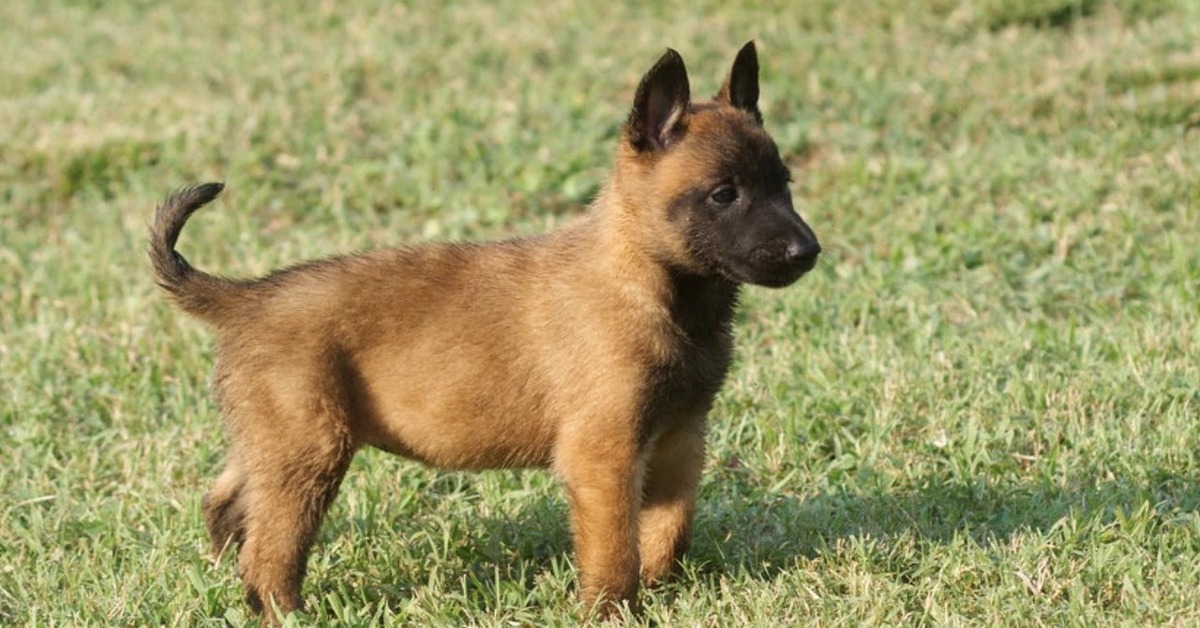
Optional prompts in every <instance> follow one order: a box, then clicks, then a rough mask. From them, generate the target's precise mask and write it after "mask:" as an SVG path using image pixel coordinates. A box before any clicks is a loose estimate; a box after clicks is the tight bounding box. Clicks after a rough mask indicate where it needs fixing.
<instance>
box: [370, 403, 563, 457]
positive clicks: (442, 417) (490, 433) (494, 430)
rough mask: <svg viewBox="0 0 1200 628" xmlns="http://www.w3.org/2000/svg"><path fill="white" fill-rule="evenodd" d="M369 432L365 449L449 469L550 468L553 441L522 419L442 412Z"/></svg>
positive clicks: (395, 419)
mask: <svg viewBox="0 0 1200 628" xmlns="http://www.w3.org/2000/svg"><path fill="white" fill-rule="evenodd" d="M382 418H383V420H382V421H372V422H371V423H370V424H369V425H367V426H365V427H366V428H367V429H365V430H363V433H362V437H363V438H362V439H363V441H364V444H367V445H370V446H372V447H376V448H378V449H382V450H384V451H387V452H391V453H393V454H397V455H400V456H404V457H406V458H411V459H414V460H419V461H421V462H424V463H426V464H429V465H433V466H437V467H443V468H448V469H496V468H521V467H545V466H549V464H550V458H551V450H552V447H551V442H552V438H551V436H550V435H549V434H547V433H546V432H549V430H543V429H537V428H534V427H533V426H532V425H530V423H531V421H528V420H526V419H523V418H517V417H492V416H481V415H475V416H449V415H447V414H445V413H441V412H436V411H435V412H430V413H424V414H418V413H413V414H408V413H405V414H404V415H396V416H387V417H382Z"/></svg>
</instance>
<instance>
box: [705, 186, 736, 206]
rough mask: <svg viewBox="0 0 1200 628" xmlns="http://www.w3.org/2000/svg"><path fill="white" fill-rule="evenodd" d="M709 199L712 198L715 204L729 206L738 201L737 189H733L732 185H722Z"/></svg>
mask: <svg viewBox="0 0 1200 628" xmlns="http://www.w3.org/2000/svg"><path fill="white" fill-rule="evenodd" d="M709 198H711V199H712V200H713V202H714V203H719V204H721V205H728V204H730V203H732V202H734V201H736V200H737V199H738V191H737V188H735V187H733V186H732V185H722V186H721V187H719V188H717V189H715V190H713V193H712V196H710V197H709Z"/></svg>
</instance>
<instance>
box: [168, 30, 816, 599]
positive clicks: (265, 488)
mask: <svg viewBox="0 0 1200 628" xmlns="http://www.w3.org/2000/svg"><path fill="white" fill-rule="evenodd" d="M757 103H758V58H757V53H756V52H755V47H754V43H753V42H751V43H749V44H746V46H745V47H744V48H742V50H741V51H740V52H739V53H738V55H737V59H736V61H735V62H734V64H733V69H732V71H731V73H730V75H729V78H728V80H726V82H725V84H724V86H723V87H722V88H721V90H720V92H719V93H718V94H717V96H716V98H715V99H714V100H712V101H704V102H696V103H693V102H691V100H690V95H689V88H688V78H687V72H686V70H685V68H684V64H683V59H681V58H680V57H679V55H678V54H677V53H676V52H675V51H673V50H668V51H667V53H666V54H664V55H663V56H662V58H661V59H659V61H658V63H656V64H655V65H654V67H653V68H651V69H650V71H649V72H648V73H647V74H646V75H645V77H643V79H642V81H641V84H640V85H639V86H638V89H637V95H636V96H635V98H634V103H633V110H632V111H631V112H630V114H629V119H628V121H627V122H626V124H625V126H624V130H623V133H622V137H621V141H620V144H619V146H618V147H617V155H616V163H615V166H614V169H613V174H612V177H611V179H610V180H609V182H608V184H607V185H606V186H605V187H604V189H603V191H602V192H601V193H600V194H599V197H598V198H597V199H596V201H595V202H594V203H593V204H592V206H591V208H590V210H589V211H588V213H587V214H586V215H584V216H583V217H582V218H581V219H579V220H577V221H576V222H574V223H573V224H570V225H568V226H566V227H565V228H563V229H560V230H557V231H554V232H552V233H548V234H545V235H541V236H537V237H531V238H524V239H515V240H507V241H504V242H493V243H484V244H431V245H427V246H422V247H415V248H402V249H393V250H382V251H376V252H371V253H366V254H362V255H355V256H347V257H335V258H331V259H325V260H320V261H314V262H309V263H305V264H301V265H299V266H293V267H291V268H287V269H284V270H281V271H278V272H275V273H273V274H271V275H268V276H266V277H263V278H261V279H254V280H230V279H224V278H219V277H216V276H213V275H209V274H206V273H204V272H201V271H199V270H197V269H195V268H193V267H192V266H191V265H189V264H188V262H187V261H186V260H185V259H184V258H183V257H182V256H180V255H179V254H178V253H176V252H175V250H174V247H175V243H176V240H177V239H178V238H179V233H180V230H181V229H182V228H183V225H184V223H185V222H186V221H187V219H188V217H189V216H190V215H191V214H192V212H194V211H195V210H197V209H199V208H200V207H201V206H202V205H204V204H205V203H208V202H209V201H211V200H212V199H213V198H214V197H216V196H217V194H219V193H220V191H221V189H222V185H221V184H219V183H210V184H206V185H201V186H197V187H193V188H188V189H185V190H182V191H180V192H179V193H177V194H175V195H174V196H172V197H170V198H169V199H168V200H167V201H166V202H165V203H164V204H163V205H162V206H160V207H159V208H158V212H157V215H156V217H155V222H154V226H153V228H152V230H151V244H150V258H151V261H152V262H153V264H154V271H155V274H156V277H157V281H158V283H159V285H161V286H162V287H163V288H164V289H165V290H166V291H167V292H168V294H169V295H170V297H171V298H172V300H173V301H174V302H175V304H176V305H178V306H179V307H180V308H181V309H183V310H184V311H186V312H188V313H189V314H192V315H194V316H196V317H198V318H200V319H202V320H204V321H206V322H208V323H209V324H211V325H213V326H214V327H215V328H216V330H217V336H218V346H217V363H216V366H215V373H214V389H215V391H216V396H217V399H218V401H219V404H220V407H221V412H222V414H223V416H224V418H225V422H226V425H227V426H228V430H229V435H230V441H231V446H230V452H229V459H228V463H227V465H226V467H225V470H224V472H223V473H222V474H221V475H220V477H218V478H217V480H216V482H215V483H214V484H213V486H212V489H211V490H210V491H209V492H208V494H207V495H206V496H205V497H204V515H205V522H206V523H207V526H208V531H209V534H210V535H211V538H212V547H213V550H214V551H218V552H219V551H221V549H222V548H224V547H225V546H226V544H227V543H229V542H231V541H232V542H233V543H236V544H237V546H238V547H239V552H238V569H239V572H240V574H241V577H242V580H243V581H244V582H245V586H246V598H247V601H248V603H249V604H250V606H251V607H252V608H253V609H254V610H255V611H256V612H262V611H264V610H269V609H270V608H271V605H272V604H274V605H275V606H277V607H278V608H279V609H280V610H281V611H284V612H287V611H292V610H295V609H299V608H301V606H302V598H301V596H300V585H301V582H302V580H303V579H304V572H305V564H306V561H307V556H308V552H309V549H310V547H311V545H312V543H313V539H314V536H315V534H316V532H317V528H318V527H319V526H320V523H321V519H322V517H323V516H324V514H325V511H326V509H327V508H328V507H329V504H330V502H332V501H333V499H334V496H335V495H336V494H337V490H338V485H339V484H340V482H341V480H342V476H343V475H344V474H345V472H346V468H347V466H348V465H349V464H350V459H351V457H352V456H354V453H355V452H356V451H358V449H359V448H361V447H364V446H371V447H378V448H380V449H384V450H386V451H390V452H393V453H396V454H399V455H402V456H405V457H408V458H413V459H416V460H420V461H423V462H426V463H428V464H432V465H437V466H440V467H447V468H452V469H486V468H495V467H551V468H553V469H554V471H555V472H556V473H557V474H558V475H559V476H560V477H561V479H562V481H563V483H564V484H565V486H566V489H567V496H568V499H569V502H570V509H571V524H572V530H573V532H574V538H575V552H576V560H577V564H578V566H579V570H580V575H579V580H580V596H581V598H582V600H583V602H584V604H585V605H587V606H589V607H593V606H596V605H597V603H598V604H599V606H598V607H597V608H598V610H599V611H600V612H601V613H609V612H611V611H612V610H613V609H614V608H615V605H617V604H619V603H620V602H622V601H628V602H630V603H632V604H636V596H637V591H638V582H639V574H640V576H641V578H642V579H644V580H646V581H648V582H654V581H657V580H659V579H661V578H663V577H665V576H666V575H668V574H669V573H670V571H671V570H672V568H673V566H674V565H675V564H676V562H677V561H678V560H679V558H680V556H681V555H682V553H683V552H684V551H685V550H686V548H687V547H688V544H689V541H690V537H691V531H690V526H691V522H692V515H693V511H694V501H695V495H696V487H697V484H698V482H699V476H700V471H701V467H702V466H703V462H704V432H705V415H706V413H707V412H708V410H709V407H710V406H711V404H712V400H713V397H714V395H716V393H717V390H718V388H719V387H720V386H721V382H722V380H723V379H724V377H725V373H726V370H727V369H728V367H729V361H730V350H731V347H732V336H731V330H730V319H731V316H732V314H733V310H734V306H735V305H736V302H737V296H738V289H739V286H740V284H743V283H752V284H759V285H764V286H773V287H779V286H786V285H789V284H791V283H792V282H794V281H796V279H798V278H799V277H800V276H801V275H803V274H804V273H805V272H807V271H808V270H809V269H811V268H812V267H813V265H814V264H815V263H816V259H817V254H818V253H819V252H820V247H819V246H818V244H817V240H816V238H815V237H814V236H813V233H812V231H811V230H810V229H809V228H808V226H807V225H805V223H804V222H803V220H801V219H800V217H799V216H798V215H797V214H796V212H795V211H794V210H793V209H792V201H791V195H790V193H789V191H788V187H787V184H788V181H789V179H790V177H789V173H788V169H787V168H786V167H785V165H784V163H783V161H782V160H781V159H780V156H779V151H778V149H777V148H776V146H775V144H774V142H773V141H772V140H771V138H770V137H769V136H768V135H767V133H766V131H764V130H763V127H762V116H761V114H760V113H759V110H758V104H757Z"/></svg>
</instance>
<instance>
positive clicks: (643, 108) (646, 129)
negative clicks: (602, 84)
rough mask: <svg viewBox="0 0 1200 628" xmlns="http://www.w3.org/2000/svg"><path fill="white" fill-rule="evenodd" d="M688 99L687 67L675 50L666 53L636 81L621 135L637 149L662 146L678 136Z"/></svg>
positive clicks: (683, 121)
mask: <svg viewBox="0 0 1200 628" xmlns="http://www.w3.org/2000/svg"><path fill="white" fill-rule="evenodd" d="M690 99H691V95H690V88H689V87H688V77H687V68H685V67H684V66H683V58H682V57H680V56H679V53H678V52H675V51H674V50H671V49H670V48H668V49H667V52H666V54H664V55H663V56H662V58H660V59H659V60H658V63H655V64H654V67H652V68H650V71H649V72H647V73H646V76H643V77H642V82H641V83H639V84H638V88H637V95H636V96H634V97H633V110H631V111H630V112H629V120H628V121H626V123H625V135H626V137H627V138H628V140H629V143H630V144H632V145H633V147H634V148H636V149H637V150H638V152H645V151H652V150H662V149H664V148H666V147H668V146H671V145H672V144H674V143H675V142H676V141H678V140H679V138H680V137H682V135H683V131H684V129H685V128H686V126H687V125H686V118H687V108H688V103H689V101H690Z"/></svg>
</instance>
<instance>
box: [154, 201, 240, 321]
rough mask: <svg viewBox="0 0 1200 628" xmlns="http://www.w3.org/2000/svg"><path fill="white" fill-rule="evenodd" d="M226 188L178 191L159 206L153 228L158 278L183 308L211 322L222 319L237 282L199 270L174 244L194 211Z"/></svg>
mask: <svg viewBox="0 0 1200 628" xmlns="http://www.w3.org/2000/svg"><path fill="white" fill-rule="evenodd" d="M223 189H225V184H223V183H205V184H202V185H195V186H192V187H188V188H183V189H182V190H179V191H178V192H176V193H174V194H172V195H171V196H169V197H168V198H167V200H166V201H164V202H163V203H162V204H161V205H159V206H158V210H157V211H156V212H155V213H154V225H153V226H151V227H150V263H151V264H152V265H153V266H154V278H155V281H156V282H157V283H158V285H159V286H160V287H162V289H163V290H166V291H167V294H168V295H170V297H171V300H172V301H174V302H175V305H177V306H179V308H180V309H182V310H183V311H185V312H187V313H189V314H192V315H194V316H196V317H197V318H200V319H201V320H205V321H208V322H212V323H215V322H217V321H219V320H220V319H221V318H223V316H222V313H223V310H224V309H225V307H226V306H227V305H228V301H229V298H228V297H229V296H231V295H230V293H231V292H233V291H234V290H236V287H237V286H238V283H237V282H235V281H232V280H229V279H224V278H221V277H216V276H214V275H210V274H208V273H206V272H203V271H200V270H197V269H196V268H194V267H193V266H192V265H191V264H189V263H188V261H187V260H186V259H184V258H183V256H182V255H180V254H179V253H177V252H176V251H175V243H176V242H177V241H178V240H179V232H180V231H182V230H183V225H184V224H185V223H187V220H188V218H189V217H190V216H191V215H192V213H193V212H195V211H196V210H197V209H200V208H201V207H203V206H205V205H207V204H208V203H209V202H211V201H212V200H213V199H214V198H216V197H217V195H218V194H220V193H221V190H223Z"/></svg>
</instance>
